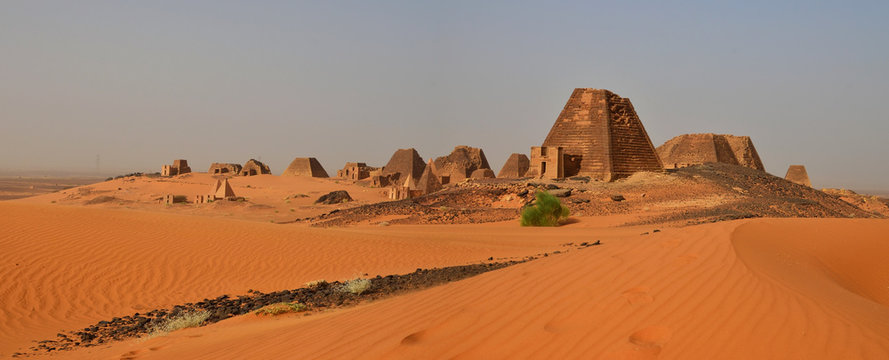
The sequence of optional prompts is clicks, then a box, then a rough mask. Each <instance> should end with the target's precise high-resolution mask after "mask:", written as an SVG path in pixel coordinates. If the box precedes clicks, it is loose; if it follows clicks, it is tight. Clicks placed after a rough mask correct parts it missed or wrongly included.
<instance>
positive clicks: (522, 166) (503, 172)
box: [497, 153, 531, 179]
mask: <svg viewBox="0 0 889 360" xmlns="http://www.w3.org/2000/svg"><path fill="white" fill-rule="evenodd" d="M530 166H531V161H530V160H528V157H527V156H525V154H519V153H513V154H512V155H510V156H509V159H506V163H505V164H503V167H502V168H500V172H499V173H497V177H498V178H505V179H518V178H521V177H524V176H525V173H527V172H528V168H529V167H530Z"/></svg>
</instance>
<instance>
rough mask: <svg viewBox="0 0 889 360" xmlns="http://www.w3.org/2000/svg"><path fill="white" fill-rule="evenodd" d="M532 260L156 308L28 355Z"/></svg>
mask: <svg viewBox="0 0 889 360" xmlns="http://www.w3.org/2000/svg"><path fill="white" fill-rule="evenodd" d="M533 259H535V257H527V258H525V259H524V260H520V261H505V262H497V263H480V264H473V265H463V266H451V267H445V268H433V269H417V270H416V271H414V272H413V273H409V274H404V275H387V276H380V275H377V276H376V277H373V278H370V280H371V286H370V288H369V289H368V290H367V291H365V292H363V293H361V294H360V295H356V294H352V293H349V292H344V291H342V285H343V283H342V282H331V283H327V282H324V283H318V284H315V285H314V286H311V287H308V286H307V287H303V288H299V289H293V290H282V291H276V292H272V293H262V292H260V291H256V290H252V289H251V290H250V291H248V294H249V295H239V296H235V297H233V296H230V295H220V296H218V297H216V298H213V299H209V298H208V299H204V300H201V301H198V302H195V303H186V304H182V305H176V306H173V307H172V308H168V309H155V310H151V311H148V312H146V313H135V314H133V315H128V316H123V317H115V318H112V319H111V320H104V321H99V322H97V323H96V324H93V325H91V326H87V327H85V328H83V329H78V330H72V331H68V332H62V333H59V334H58V335H57V336H56V338H55V339H52V340H42V341H38V342H37V345H36V346H34V347H31V348H30V351H32V352H34V353H47V352H56V351H65V350H72V349H75V348H78V347H91V346H97V345H100V344H105V343H109V342H112V341H119V340H123V339H129V338H135V337H140V336H144V335H146V334H148V332H149V331H150V329H151V328H152V327H153V326H154V325H157V324H160V323H162V322H164V321H166V320H167V319H170V318H173V317H175V316H177V315H179V314H182V313H186V312H193V311H208V312H210V317H209V318H207V320H206V321H205V323H204V324H212V323H215V322H219V321H222V320H225V319H228V318H231V317H234V316H238V315H244V314H248V313H250V312H252V311H255V310H257V309H259V308H261V307H263V306H266V305H271V304H276V303H281V302H288V303H291V302H299V303H302V304H305V305H307V306H308V307H309V309H311V310H321V309H325V308H332V307H341V306H349V305H354V304H357V303H359V302H361V301H366V300H372V299H379V298H383V297H388V296H392V295H396V294H401V293H404V292H408V291H413V290H417V289H424V288H428V287H432V286H436V285H440V284H444V283H448V282H452V281H457V280H462V279H465V278H468V277H472V276H475V275H478V274H482V273H485V272H488V271H492V270H497V269H502V268H505V267H507V266H511V265H515V264H519V263H522V262H525V261H529V260H533ZM365 275H366V274H365ZM27 355H30V354H26V353H17V356H16V357H21V356H27Z"/></svg>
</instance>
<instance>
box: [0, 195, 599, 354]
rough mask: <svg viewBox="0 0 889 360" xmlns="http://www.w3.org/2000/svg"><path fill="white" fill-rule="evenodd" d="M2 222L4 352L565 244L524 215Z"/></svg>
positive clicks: (20, 214) (59, 213)
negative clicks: (356, 279)
mask: <svg viewBox="0 0 889 360" xmlns="http://www.w3.org/2000/svg"><path fill="white" fill-rule="evenodd" d="M0 228H2V229H3V231H2V232H0V249H2V250H0V252H2V256H0V279H2V282H0V356H8V355H10V354H12V353H13V352H15V351H18V350H21V349H23V348H26V347H28V346H29V345H30V344H32V343H31V341H32V340H44V339H49V338H51V337H54V336H55V334H56V333H58V332H60V331H63V330H74V329H78V328H82V327H85V326H87V325H89V324H92V323H95V322H97V321H100V320H107V319H110V318H111V317H115V316H124V315H130V314H132V313H135V312H145V311H146V310H149V309H155V308H159V307H168V306H172V305H174V304H181V303H185V302H194V301H199V300H202V299H204V298H207V297H216V296H219V295H222V294H245V293H246V292H247V290H248V289H256V290H260V291H266V292H269V291H274V290H281V289H292V288H298V287H302V286H303V284H304V283H305V282H307V281H311V280H317V279H327V280H341V279H346V278H350V277H352V276H355V275H359V274H363V273H368V274H370V276H375V275H377V274H380V275H387V274H395V273H408V272H412V271H414V270H415V269H417V268H419V267H424V268H425V267H436V266H437V267H441V266H450V265H461V264H466V263H475V262H479V261H482V260H485V259H487V258H488V257H491V256H493V257H495V258H501V257H523V256H526V255H534V254H538V253H542V252H544V251H553V250H556V249H559V248H562V247H560V246H559V245H558V244H560V243H562V242H564V239H562V238H557V237H542V236H540V232H539V231H537V232H535V231H530V232H529V231H525V230H524V229H520V228H519V227H518V226H516V224H515V223H509V224H494V225H487V226H477V225H476V226H473V225H467V226H390V227H379V226H372V227H371V226H368V227H351V228H344V229H315V228H308V227H305V226H302V225H276V224H270V223H261V222H251V221H242V220H232V219H224V218H213V217H203V216H189V215H182V214H168V213H160V212H148V211H139V210H126V209H106V208H91V207H74V206H61V205H35V204H24V203H18V202H0ZM577 229H578V230H577V231H579V232H582V229H581V228H579V227H578V228H577ZM538 230H539V229H538Z"/></svg>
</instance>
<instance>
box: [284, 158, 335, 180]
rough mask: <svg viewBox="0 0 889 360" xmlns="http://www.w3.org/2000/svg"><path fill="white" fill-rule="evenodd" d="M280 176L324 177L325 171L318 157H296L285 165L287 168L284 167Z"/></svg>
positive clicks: (325, 175)
mask: <svg viewBox="0 0 889 360" xmlns="http://www.w3.org/2000/svg"><path fill="white" fill-rule="evenodd" d="M281 176H308V177H317V178H326V177H328V176H327V171H326V170H324V167H322V166H321V163H320V162H318V159H315V158H313V157H309V158H299V157H298V158H296V159H293V161H291V162H290V165H288V166H287V169H284V172H283V173H282V174H281Z"/></svg>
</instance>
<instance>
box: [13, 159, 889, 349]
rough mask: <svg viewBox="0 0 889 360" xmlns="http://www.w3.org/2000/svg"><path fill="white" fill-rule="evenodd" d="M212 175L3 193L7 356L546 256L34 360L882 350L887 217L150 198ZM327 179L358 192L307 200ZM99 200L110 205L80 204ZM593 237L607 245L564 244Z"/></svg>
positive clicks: (262, 196)
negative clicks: (195, 305)
mask: <svg viewBox="0 0 889 360" xmlns="http://www.w3.org/2000/svg"><path fill="white" fill-rule="evenodd" d="M212 181H214V178H213V177H212V176H209V175H207V174H199V173H195V174H188V175H185V176H180V177H177V178H173V179H170V178H166V179H165V178H158V179H144V178H137V179H135V180H134V179H118V180H114V181H108V182H104V183H98V184H93V185H89V186H86V187H80V188H74V189H69V190H64V191H61V192H57V193H51V194H46V195H40V196H35V197H31V198H26V199H19V200H15V201H5V202H0V226H2V228H3V229H5V230H4V231H3V232H2V233H0V249H3V256H2V257H0V278H2V279H4V281H3V282H2V283H0V339H2V341H0V357H4V358H5V357H10V356H12V355H13V354H14V353H16V352H20V351H26V350H27V349H28V348H29V347H32V346H34V345H35V341H39V340H45V339H51V338H53V337H54V336H55V334H57V333H59V332H65V331H74V330H77V329H80V328H83V327H85V326H89V325H91V324H94V323H96V322H99V321H102V320H110V319H112V318H114V317H120V316H126V315H132V314H133V313H137V312H143V313H144V312H146V311H150V310H153V309H159V308H169V307H172V306H174V305H177V304H184V303H189V302H196V301H200V300H201V299H204V298H213V297H216V296H220V295H232V296H235V295H242V294H247V293H248V291H249V290H259V291H263V292H271V291H277V290H283V289H294V288H299V287H302V286H304V284H305V283H306V282H308V281H312V280H318V279H326V280H331V281H334V280H343V279H348V278H352V277H355V276H368V277H373V276H376V275H383V276H385V275H388V274H403V273H410V272H412V271H414V270H415V269H417V268H432V267H445V266H453V265H464V264H473V263H479V262H486V261H489V260H488V259H489V258H490V259H493V260H491V261H500V260H510V259H523V258H525V257H528V256H539V258H538V259H536V260H533V261H530V262H526V263H523V264H519V265H514V266H511V267H507V268H505V269H500V270H495V271H492V272H488V273H485V274H482V275H478V276H476V277H472V278H468V279H464V280H460V281H456V282H452V283H448V284H445V285H441V286H437V287H432V288H428V289H425V290H420V291H414V292H410V293H407V294H402V295H398V296H392V297H387V298H383V299H381V300H375V301H369V302H364V303H361V304H359V305H358V306H353V307H339V308H333V309H327V310H321V311H310V312H309V313H307V314H289V315H281V316H277V317H272V318H267V317H257V316H255V315H252V314H248V315H244V316H238V317H235V318H232V319H228V320H223V321H221V322H218V323H214V324H209V325H206V326H203V327H199V328H191V329H184V330H180V331H176V332H174V333H171V334H169V335H167V336H162V337H157V338H152V339H147V340H146V339H125V340H122V341H116V342H111V343H105V344H101V345H99V346H95V347H87V348H82V347H81V348H76V349H75V350H72V351H64V352H57V353H50V354H45V353H35V354H31V355H30V356H36V357H41V358H42V357H50V358H55V357H58V358H66V359H67V358H72V359H134V358H140V359H141V358H147V359H152V358H153V359H171V358H206V359H218V358H331V359H334V358H404V359H415V358H603V359H654V358H662V359H680V358H729V359H730V358H738V359H750V358H757V359H759V358H782V359H786V358H799V359H838V358H844V359H845V358H863V359H882V358H887V357H889V262H887V261H885V254H887V253H889V235H887V234H889V220H885V219H824V218H820V219H819V218H815V219H793V218H790V219H769V218H764V219H745V220H734V221H720V222H717V223H713V224H704V225H694V226H686V225H683V224H681V223H670V224H661V225H650V224H649V225H636V226H627V225H623V224H626V223H629V222H632V221H633V219H636V218H638V215H637V214H619V215H611V216H578V217H574V218H573V221H571V222H570V223H568V224H566V225H563V226H561V227H558V228H524V227H519V226H518V225H517V223H516V222H515V221H514V220H513V221H503V222H489V223H484V224H449V225H391V226H379V225H377V224H378V223H379V222H380V221H384V220H387V218H386V217H380V218H376V219H373V220H372V221H367V222H364V223H359V224H357V225H350V226H344V227H331V228H315V227H310V226H309V225H307V224H305V223H290V224H278V223H273V222H278V221H282V220H286V219H288V218H291V219H292V218H293V217H297V216H301V215H306V216H311V215H317V214H322V213H325V212H329V211H331V210H332V209H342V208H349V207H354V206H360V205H361V204H370V203H375V202H379V201H382V200H383V199H384V194H383V193H382V190H380V189H374V188H368V187H364V186H358V185H355V184H351V183H339V182H338V181H336V180H332V179H313V178H300V177H293V178H283V177H277V176H254V177H247V178H244V177H235V178H233V180H232V183H233V186H234V187H235V189H236V192H238V195H239V196H246V197H248V199H249V201H246V202H243V203H239V202H228V201H226V202H217V203H214V204H209V206H195V205H191V204H176V205H173V206H164V205H162V204H158V203H156V201H154V199H155V198H156V197H157V196H159V195H160V194H163V193H170V192H175V193H177V194H185V195H192V193H194V194H201V193H203V192H205V191H206V188H207V187H208V186H209V184H210V183H211V182H212ZM248 185H249V186H248ZM334 189H348V190H349V192H350V193H351V194H353V197H354V198H355V199H356V201H355V202H353V203H346V204H337V205H315V204H312V202H313V200H314V199H315V198H316V197H317V195H320V194H323V193H326V192H328V191H331V190H334ZM296 193H304V194H306V195H307V196H305V197H292V196H291V195H293V194H296ZM99 196H111V197H113V200H111V201H105V202H101V203H98V204H88V202H89V201H90V200H91V199H94V198H96V197H99ZM287 200H290V201H289V202H288V201H287ZM290 208H293V209H294V211H287V214H286V215H280V212H283V210H284V209H290ZM276 211H278V212H276ZM270 218H271V221H269V219H270ZM655 230H657V231H655ZM596 240H600V241H601V244H602V245H600V246H591V247H582V248H578V247H577V246H569V245H567V244H568V243H573V244H580V243H581V242H593V241H596ZM557 251H558V253H556V252H557ZM544 253H546V254H547V255H548V256H546V257H543V256H540V255H541V254H544ZM365 274H366V275H365Z"/></svg>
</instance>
